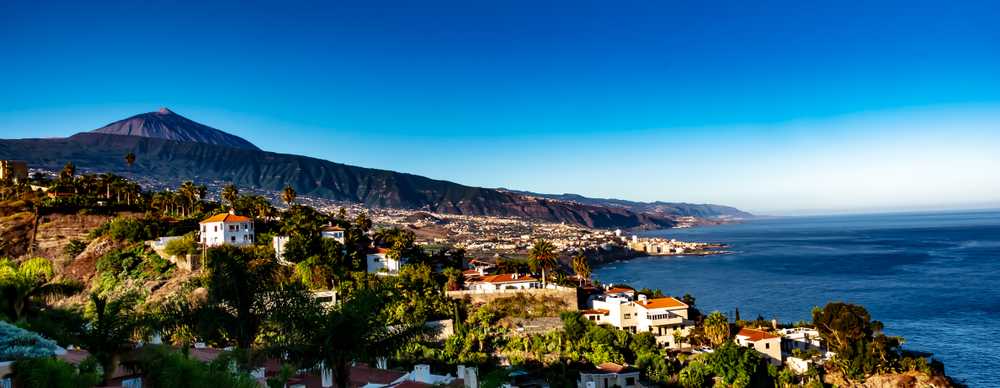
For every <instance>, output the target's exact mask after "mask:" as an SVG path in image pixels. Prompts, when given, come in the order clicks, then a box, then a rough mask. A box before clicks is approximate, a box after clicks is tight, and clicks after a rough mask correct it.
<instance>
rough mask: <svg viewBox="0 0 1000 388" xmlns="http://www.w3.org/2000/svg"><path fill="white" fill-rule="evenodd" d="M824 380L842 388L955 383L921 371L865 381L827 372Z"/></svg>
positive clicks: (942, 387) (923, 386)
mask: <svg viewBox="0 0 1000 388" xmlns="http://www.w3.org/2000/svg"><path fill="white" fill-rule="evenodd" d="M823 382H824V383H826V384H829V385H833V386H835V387H840V388H927V387H929V388H950V387H953V386H955V385H953V384H952V382H951V380H950V379H948V378H947V377H944V376H927V375H925V374H923V373H920V372H904V373H892V374H884V375H877V376H872V377H869V378H867V379H865V381H864V382H863V383H862V382H858V381H848V380H845V379H844V378H843V376H841V375H840V374H827V375H824V376H823Z"/></svg>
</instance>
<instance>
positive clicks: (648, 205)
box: [515, 190, 756, 219]
mask: <svg viewBox="0 0 1000 388" xmlns="http://www.w3.org/2000/svg"><path fill="white" fill-rule="evenodd" d="M515 192H517V193H521V194H526V195H531V196H535V197H542V198H549V199H558V200H561V201H572V202H576V203H581V204H585V205H593V206H603V207H611V208H620V209H625V210H628V211H632V212H638V213H652V214H662V215H671V216H688V217H697V218H706V219H749V218H755V217H756V216H754V215H753V214H750V213H747V212H745V211H742V210H739V209H737V208H734V207H731V206H721V205H711V204H693V203H675V202H660V201H656V202H635V201H626V200H621V199H606V198H588V197H584V196H582V195H578V194H538V193H532V192H530V191H517V190H515Z"/></svg>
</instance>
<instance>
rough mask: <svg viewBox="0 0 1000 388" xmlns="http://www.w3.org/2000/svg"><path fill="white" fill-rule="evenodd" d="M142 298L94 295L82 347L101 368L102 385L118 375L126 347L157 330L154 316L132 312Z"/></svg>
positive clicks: (82, 332)
mask: <svg viewBox="0 0 1000 388" xmlns="http://www.w3.org/2000/svg"><path fill="white" fill-rule="evenodd" d="M138 299H139V296H138V295H137V294H134V293H129V294H125V295H123V296H121V297H118V298H116V299H112V300H108V298H107V297H100V296H98V295H97V294H96V293H93V294H90V304H89V305H88V306H87V316H88V317H89V318H90V320H91V323H90V324H88V325H86V326H84V327H83V328H82V329H81V331H80V340H81V346H82V347H83V348H84V349H86V350H87V351H88V352H90V355H91V356H92V357H94V359H95V360H96V361H97V363H98V364H99V365H100V366H101V368H100V373H101V385H108V382H109V381H110V380H111V378H112V377H113V376H114V373H115V370H116V369H117V368H118V360H119V358H120V357H121V355H122V354H123V353H124V352H125V351H126V350H127V348H126V347H125V345H126V344H127V343H129V342H131V341H132V340H134V339H136V338H139V337H141V336H143V335H148V334H150V332H151V331H152V330H153V329H154V327H155V320H154V319H153V318H152V317H151V316H149V315H147V314H143V313H138V312H135V311H134V310H133V309H132V306H135V305H136V304H137V302H138Z"/></svg>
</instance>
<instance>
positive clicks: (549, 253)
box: [528, 240, 559, 288]
mask: <svg viewBox="0 0 1000 388" xmlns="http://www.w3.org/2000/svg"><path fill="white" fill-rule="evenodd" d="M558 258H559V256H557V255H556V252H555V248H554V247H553V246H552V243H551V242H549V241H547V240H538V241H535V246H533V247H531V250H530V251H528V265H529V266H530V267H531V271H532V272H534V271H538V270H541V271H542V288H545V287H546V286H547V282H546V278H545V270H547V269H552V268H555V267H556V265H557V262H556V260H557V259H558Z"/></svg>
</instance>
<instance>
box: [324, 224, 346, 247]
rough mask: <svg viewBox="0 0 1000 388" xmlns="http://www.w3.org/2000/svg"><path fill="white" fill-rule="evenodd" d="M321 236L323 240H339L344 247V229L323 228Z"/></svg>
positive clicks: (334, 227)
mask: <svg viewBox="0 0 1000 388" xmlns="http://www.w3.org/2000/svg"><path fill="white" fill-rule="evenodd" d="M319 235H320V237H322V238H332V239H334V240H337V242H339V243H340V245H344V229H343V228H338V227H336V226H328V227H326V228H323V230H321V231H320V232H319Z"/></svg>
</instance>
